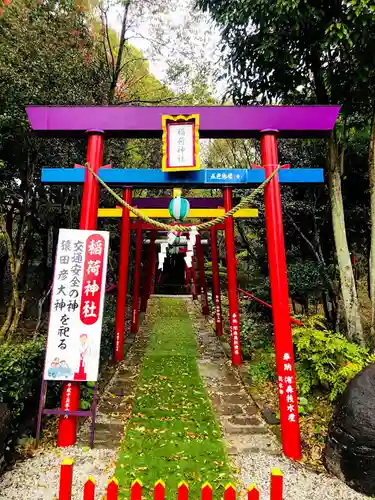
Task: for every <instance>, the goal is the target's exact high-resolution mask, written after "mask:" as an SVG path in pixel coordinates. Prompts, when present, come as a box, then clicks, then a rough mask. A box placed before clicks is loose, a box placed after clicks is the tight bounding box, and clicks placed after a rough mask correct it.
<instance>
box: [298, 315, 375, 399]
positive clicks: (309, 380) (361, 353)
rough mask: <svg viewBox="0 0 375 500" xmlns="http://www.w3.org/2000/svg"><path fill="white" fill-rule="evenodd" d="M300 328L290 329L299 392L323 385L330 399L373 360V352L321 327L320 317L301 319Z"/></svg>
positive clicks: (322, 325)
mask: <svg viewBox="0 0 375 500" xmlns="http://www.w3.org/2000/svg"><path fill="white" fill-rule="evenodd" d="M304 325H305V326H304V327H298V328H294V330H293V343H294V345H295V350H296V370H297V382H298V386H299V390H300V393H301V394H308V393H309V392H311V390H312V389H313V388H316V387H319V386H320V387H323V388H325V389H326V390H328V391H329V399H330V400H331V401H333V400H334V399H336V398H337V396H339V395H340V394H342V392H343V391H344V390H345V388H346V386H347V384H348V382H349V380H350V379H352V378H353V377H354V376H355V375H356V374H357V373H358V372H360V371H362V370H363V369H364V368H365V366H367V365H368V364H369V363H371V362H373V361H375V354H372V355H370V352H369V350H368V349H367V348H365V347H360V346H358V345H357V344H354V343H353V342H350V341H349V340H347V339H346V338H345V337H344V336H343V335H341V334H339V333H336V332H332V331H330V330H326V329H325V325H324V323H323V321H322V318H321V317H319V316H314V317H311V318H306V319H304Z"/></svg>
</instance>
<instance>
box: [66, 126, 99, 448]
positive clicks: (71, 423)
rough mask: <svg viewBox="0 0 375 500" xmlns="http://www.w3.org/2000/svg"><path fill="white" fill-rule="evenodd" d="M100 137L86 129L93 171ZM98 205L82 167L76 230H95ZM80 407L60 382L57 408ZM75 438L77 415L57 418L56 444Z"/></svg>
mask: <svg viewBox="0 0 375 500" xmlns="http://www.w3.org/2000/svg"><path fill="white" fill-rule="evenodd" d="M103 149H104V139H103V132H101V131H99V130H96V131H90V132H89V138H88V143H87V156H86V160H87V163H89V164H90V167H91V169H92V170H93V171H94V172H95V173H96V174H97V173H98V172H99V168H100V167H101V166H102V162H103ZM98 207H99V181H98V180H97V179H96V178H95V177H94V176H93V175H92V174H91V172H89V171H88V170H87V169H86V177H85V183H84V185H83V195H82V205H81V220H80V224H79V228H80V229H91V230H92V229H96V223H97V219H98ZM79 406H80V388H79V383H78V382H67V383H65V384H63V389H62V397H61V409H62V410H67V411H77V410H78V409H79ZM76 439H77V417H71V416H67V417H65V416H63V417H60V421H59V431H58V434H57V446H59V447H66V446H72V445H74V444H75V442H76Z"/></svg>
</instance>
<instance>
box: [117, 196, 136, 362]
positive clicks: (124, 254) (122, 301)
mask: <svg viewBox="0 0 375 500" xmlns="http://www.w3.org/2000/svg"><path fill="white" fill-rule="evenodd" d="M123 198H124V200H125V201H126V202H127V203H129V204H130V203H131V200H132V190H131V189H130V188H125V189H124V192H123ZM129 250H130V213H129V209H127V208H125V207H123V208H122V217H121V241H120V262H119V272H118V282H117V304H116V327H115V328H116V331H115V333H116V335H115V361H122V359H123V358H124V340H125V321H126V294H127V291H128V277H129Z"/></svg>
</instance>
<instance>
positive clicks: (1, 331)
mask: <svg viewBox="0 0 375 500" xmlns="http://www.w3.org/2000/svg"><path fill="white" fill-rule="evenodd" d="M13 312H14V301H13V298H12V297H10V299H9V302H8V307H7V313H6V316H5V321H4V323H3V324H2V326H1V328H0V343H1V342H3V341H4V339H5V337H6V335H7V333H8V330H9V327H10V325H11V323H12V318H13Z"/></svg>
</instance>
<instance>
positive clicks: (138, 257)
mask: <svg viewBox="0 0 375 500" xmlns="http://www.w3.org/2000/svg"><path fill="white" fill-rule="evenodd" d="M141 262H142V219H138V220H137V228H136V237H135V259H134V283H133V308H132V309H133V310H132V333H135V334H136V333H138V328H139V289H140V285H141Z"/></svg>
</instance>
